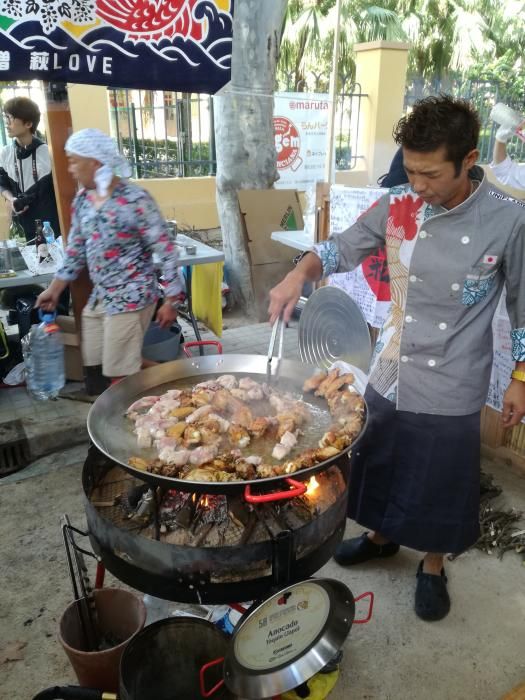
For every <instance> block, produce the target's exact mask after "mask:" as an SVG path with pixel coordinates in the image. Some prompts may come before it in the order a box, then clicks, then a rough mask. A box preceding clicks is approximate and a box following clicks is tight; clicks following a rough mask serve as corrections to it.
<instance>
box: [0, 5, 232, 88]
mask: <svg viewBox="0 0 525 700" xmlns="http://www.w3.org/2000/svg"><path fill="white" fill-rule="evenodd" d="M232 21H233V0H0V81H10V82H11V81H13V80H31V79H37V80H50V81H64V82H71V83H88V84H93V85H108V86H111V87H119V88H144V89H148V90H175V91H181V92H205V93H210V94H213V93H215V92H216V91H217V90H218V89H220V88H221V87H222V86H223V85H225V84H226V83H227V82H228V81H229V79H230V60H231V48H232Z"/></svg>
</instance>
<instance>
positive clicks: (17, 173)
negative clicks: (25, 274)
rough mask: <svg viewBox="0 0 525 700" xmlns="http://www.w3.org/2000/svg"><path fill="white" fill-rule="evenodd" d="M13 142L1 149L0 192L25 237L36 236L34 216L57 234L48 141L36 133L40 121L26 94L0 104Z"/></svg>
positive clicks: (33, 105) (36, 108)
mask: <svg viewBox="0 0 525 700" xmlns="http://www.w3.org/2000/svg"><path fill="white" fill-rule="evenodd" d="M3 112H4V121H5V124H6V129H7V134H8V136H9V137H10V138H12V139H13V141H12V143H10V144H8V145H7V146H4V147H3V148H2V150H1V151H0V192H1V194H2V197H3V198H4V199H5V200H6V201H7V202H9V204H10V207H11V216H16V217H17V218H18V221H19V222H20V224H21V226H22V228H23V229H24V233H25V236H26V240H27V241H30V240H32V239H33V238H34V237H35V219H41V220H42V221H49V223H50V224H51V226H52V228H53V231H54V233H55V236H58V235H59V234H60V225H59V220H58V212H57V205H56V200H55V190H54V188H53V176H52V174H51V160H50V158H49V149H48V147H47V144H45V143H44V142H43V141H41V140H40V139H39V138H37V137H36V136H35V133H36V130H37V127H38V124H39V122H40V109H39V108H38V105H37V104H36V103H35V102H33V101H32V100H30V99H29V98H27V97H13V98H12V99H11V100H8V101H7V102H6V103H5V104H4V105H3Z"/></svg>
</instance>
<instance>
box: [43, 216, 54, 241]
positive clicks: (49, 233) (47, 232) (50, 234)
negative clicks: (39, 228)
mask: <svg viewBox="0 0 525 700" xmlns="http://www.w3.org/2000/svg"><path fill="white" fill-rule="evenodd" d="M43 230H44V236H45V237H46V242H47V244H48V245H49V244H50V243H54V242H55V232H54V231H53V229H52V228H51V224H50V223H49V221H44V229H43Z"/></svg>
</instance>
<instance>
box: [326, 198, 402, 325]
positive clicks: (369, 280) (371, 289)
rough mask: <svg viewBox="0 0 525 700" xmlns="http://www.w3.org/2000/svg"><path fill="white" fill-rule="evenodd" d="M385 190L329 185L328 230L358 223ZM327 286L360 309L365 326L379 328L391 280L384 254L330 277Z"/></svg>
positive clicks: (386, 310)
mask: <svg viewBox="0 0 525 700" xmlns="http://www.w3.org/2000/svg"><path fill="white" fill-rule="evenodd" d="M383 194H385V190H382V189H377V188H372V187H344V186H343V185H332V187H331V189H330V231H331V232H332V233H333V234H334V233H342V232H343V231H344V230H345V229H347V228H348V227H349V226H351V225H352V224H353V223H355V222H356V221H357V219H358V218H359V217H360V216H361V214H363V213H364V212H365V211H366V210H367V209H368V208H369V207H370V206H371V205H372V204H373V203H374V202H376V201H377V200H378V199H379V197H381V196H382V195H383ZM328 284H330V285H333V286H334V287H339V288H340V289H343V290H344V291H345V292H346V293H347V294H349V295H350V296H351V297H352V299H353V300H354V301H355V302H356V303H357V305H358V306H359V308H360V309H361V311H362V313H363V316H364V317H365V319H366V321H367V323H369V324H370V325H371V326H373V327H374V328H381V327H382V325H383V323H384V322H385V320H386V317H387V315H388V311H389V309H390V278H389V276H388V264H387V261H386V255H385V251H384V250H382V249H378V250H377V252H376V254H375V255H369V256H368V258H366V260H365V261H364V262H363V263H362V264H361V265H359V267H357V268H356V269H355V270H352V272H341V273H337V274H335V275H330V277H329V278H328Z"/></svg>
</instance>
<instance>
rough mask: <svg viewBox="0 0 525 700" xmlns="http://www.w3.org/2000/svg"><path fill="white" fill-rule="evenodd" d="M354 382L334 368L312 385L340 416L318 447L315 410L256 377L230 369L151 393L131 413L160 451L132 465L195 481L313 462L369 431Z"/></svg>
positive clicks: (308, 388)
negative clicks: (237, 374)
mask: <svg viewBox="0 0 525 700" xmlns="http://www.w3.org/2000/svg"><path fill="white" fill-rule="evenodd" d="M353 381H354V377H353V375H352V374H350V373H346V374H345V373H341V372H340V371H339V370H337V369H334V370H332V371H330V372H319V373H316V374H315V375H314V376H312V377H310V378H309V379H308V380H307V381H306V382H305V383H304V386H303V391H304V392H305V393H308V392H313V393H314V394H315V395H316V396H318V397H321V398H322V399H324V400H325V401H326V403H327V408H328V410H329V412H330V415H331V416H332V419H333V421H334V422H333V424H332V425H331V426H329V428H328V430H326V432H325V433H324V435H323V436H322V437H321V439H320V440H318V445H317V446H316V447H313V446H312V444H311V443H312V440H311V435H310V440H309V439H308V437H309V436H308V430H309V425H311V424H312V423H315V420H316V417H315V416H314V415H313V413H312V410H313V409H312V407H310V406H309V404H308V403H306V402H304V401H302V400H300V399H297V398H296V397H294V396H292V395H291V394H289V393H286V392H283V391H278V390H277V389H275V388H273V387H271V386H269V385H267V384H265V383H259V382H257V381H255V380H254V379H251V378H250V377H243V378H242V379H239V380H237V379H236V377H234V376H233V375H229V374H226V375H223V376H221V377H217V378H214V379H210V380H208V381H205V382H201V383H200V384H197V385H196V386H194V387H193V388H191V389H170V390H169V391H167V392H165V393H164V394H162V395H161V396H145V397H143V398H141V399H139V400H138V401H135V402H134V403H133V404H132V405H131V406H130V407H129V408H128V411H127V414H126V415H127V417H128V418H129V419H130V420H131V421H133V423H134V431H135V433H136V435H137V444H138V446H139V447H141V448H153V449H154V450H155V452H156V455H157V456H156V457H154V458H152V459H147V458H145V457H144V456H134V457H131V459H130V460H129V464H130V465H131V466H132V467H135V468H136V469H140V470H142V471H150V472H154V473H156V474H161V475H163V476H168V477H172V478H178V479H186V480H189V481H239V480H242V481H249V480H252V479H257V478H267V477H272V476H282V475H286V474H293V473H294V472H296V471H298V470H300V469H305V468H308V467H312V466H314V465H315V464H318V463H320V462H322V461H324V460H325V459H329V458H330V457H333V456H335V455H336V454H338V453H339V452H340V451H341V450H343V449H345V448H346V447H348V446H349V445H351V444H352V442H353V441H354V440H355V438H356V437H357V436H358V435H359V433H360V431H361V427H362V424H363V419H364V401H363V399H362V397H361V396H360V395H359V394H358V393H357V392H355V391H354V390H353V389H352V387H351V385H352V383H353ZM319 434H320V432H319V433H318V434H317V435H319Z"/></svg>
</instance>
